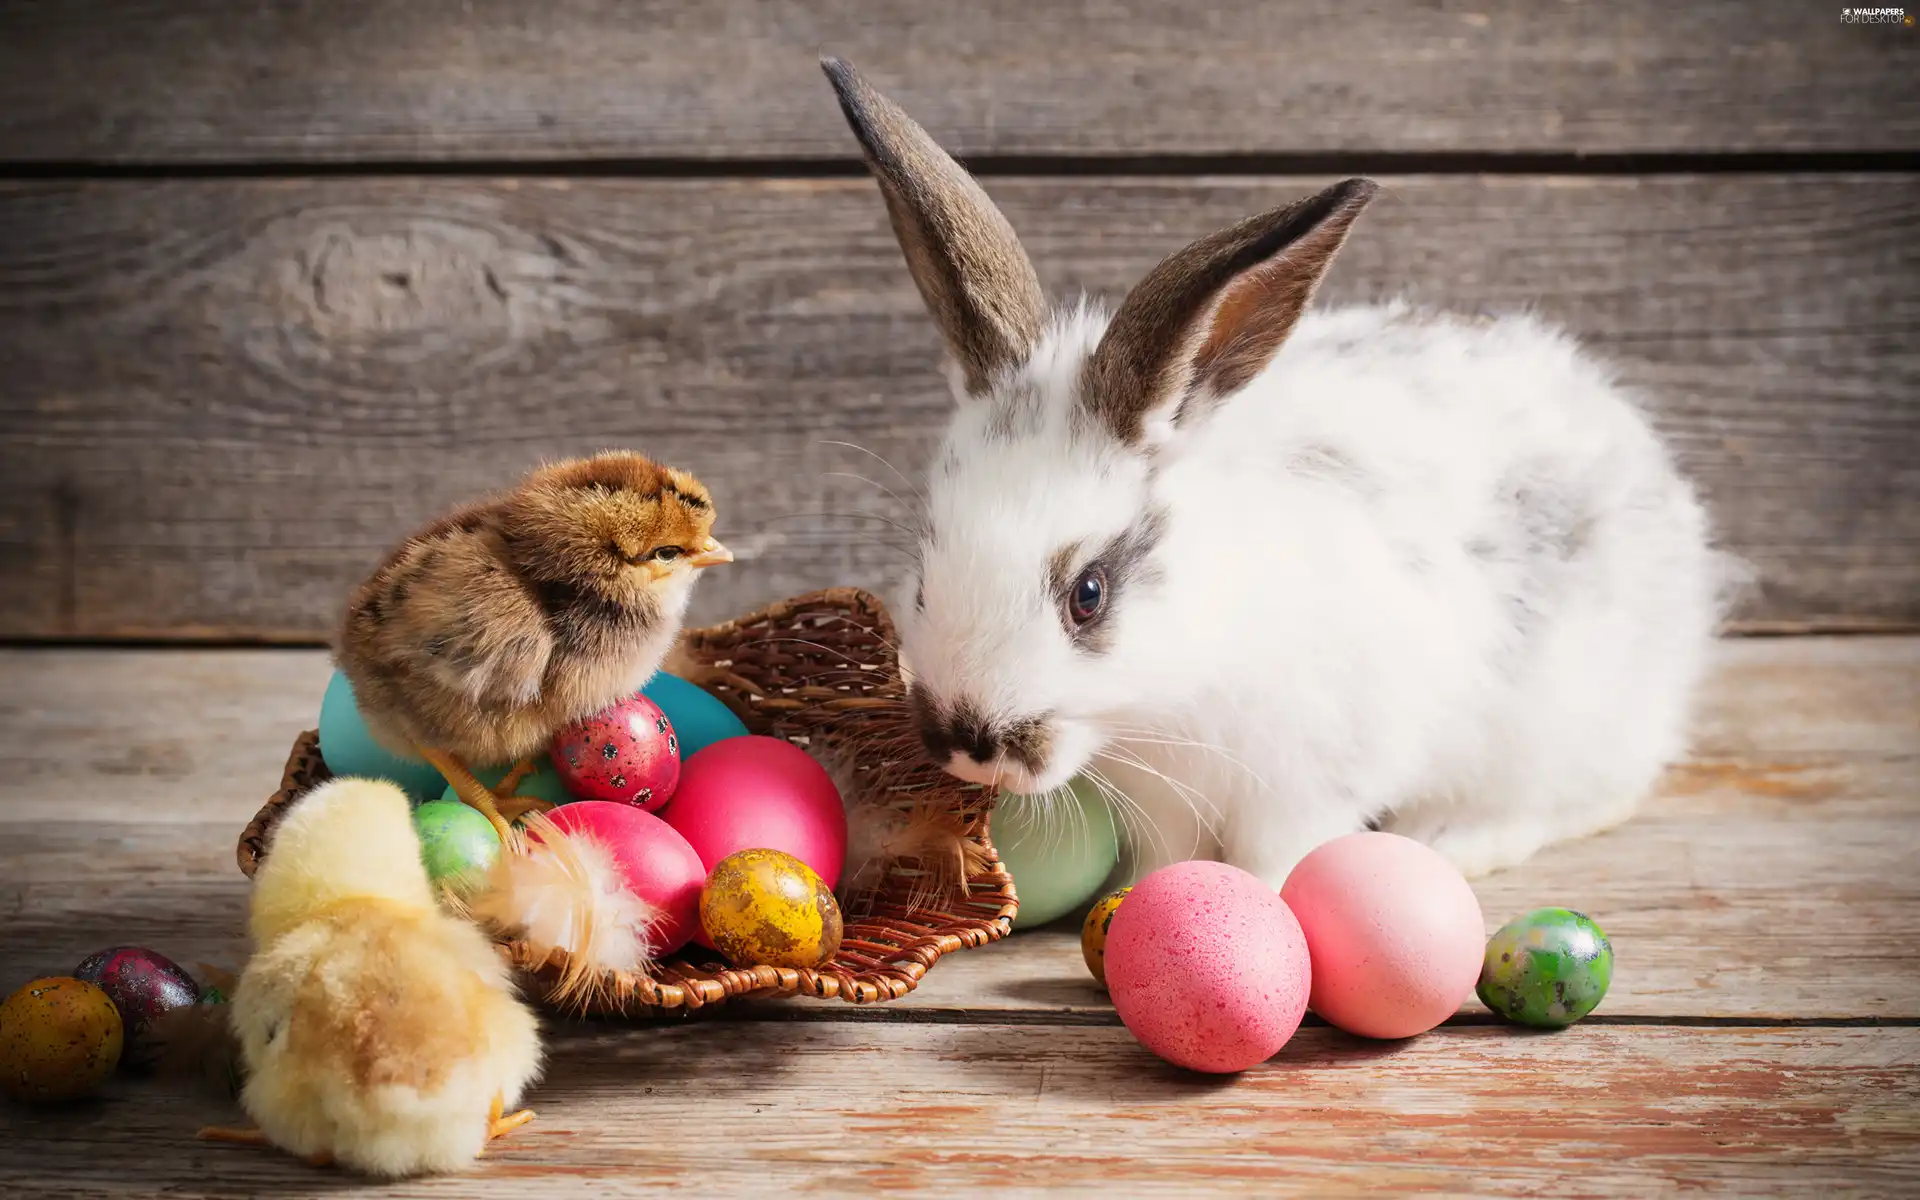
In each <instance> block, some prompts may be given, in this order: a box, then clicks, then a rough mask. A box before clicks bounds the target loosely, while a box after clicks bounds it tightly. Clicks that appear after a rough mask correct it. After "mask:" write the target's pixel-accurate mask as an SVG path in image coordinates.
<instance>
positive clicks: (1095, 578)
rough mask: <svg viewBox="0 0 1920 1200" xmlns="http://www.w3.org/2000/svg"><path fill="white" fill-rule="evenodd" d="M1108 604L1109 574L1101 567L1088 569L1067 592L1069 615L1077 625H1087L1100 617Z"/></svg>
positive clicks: (1081, 573)
mask: <svg viewBox="0 0 1920 1200" xmlns="http://www.w3.org/2000/svg"><path fill="white" fill-rule="evenodd" d="M1106 603H1107V573H1106V572H1105V571H1103V570H1101V569H1100V568H1099V567H1088V568H1087V569H1086V570H1084V571H1082V572H1080V578H1078V579H1076V580H1074V581H1073V588H1072V589H1071V590H1070V591H1068V592H1067V615H1068V616H1069V617H1071V618H1073V623H1074V624H1075V625H1085V624H1086V623H1087V622H1088V621H1091V620H1093V619H1094V618H1095V617H1097V616H1099V615H1100V610H1101V609H1102V608H1104V607H1105V606H1106Z"/></svg>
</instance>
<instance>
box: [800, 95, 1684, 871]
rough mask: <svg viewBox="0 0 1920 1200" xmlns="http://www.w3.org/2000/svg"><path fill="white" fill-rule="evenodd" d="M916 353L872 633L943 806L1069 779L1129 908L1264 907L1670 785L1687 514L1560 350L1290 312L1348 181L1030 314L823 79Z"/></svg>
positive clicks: (960, 221) (1540, 335)
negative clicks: (923, 375) (935, 428)
mask: <svg viewBox="0 0 1920 1200" xmlns="http://www.w3.org/2000/svg"><path fill="white" fill-rule="evenodd" d="M823 65H824V66H825V68H826V70H827V73H828V76H829V77H830V78H831V79H832V81H833V84H834V87H835V89H836V91H837V92H838V93H839V97H840V102H841V106H842V108H843V109H844V111H845V113H846V116H847V118H848V120H849V122H850V123H851V124H852V126H853V128H854V132H855V133H856V134H857V135H858V136H859V138H860V141H861V143H862V145H863V146H864V148H865V150H866V155H867V160H868V164H869V166H870V167H871V168H872V170H873V173H874V175H875V176H876V177H877V178H878V180H879V182H880V186H881V191H882V194H883V195H884V197H885V199H886V203H887V207H888V211H889V214H890V216H891V218H892V221H893V226H894V230H895V232H896V234H897V235H898V237H899V240H900V243H901V246H902V248H903V250H904V251H905V254H906V258H907V262H908V264H909V266H910V268H911V270H912V274H913V277H914V280H915V282H916V283H917V284H918V286H919V288H920V291H921V294H922V295H923V296H924V297H925V299H926V302H927V305H928V307H929V309H930V310H931V312H932V314H933V316H934V318H935V321H936V323H937V324H938V325H939V327H940V331H941V333H942V335H943V336H944V338H945V340H946V343H947V347H948V350H949V352H950V354H951V358H952V366H953V368H954V372H953V373H954V383H955V391H956V392H957V393H958V395H959V406H958V409H957V411H956V412H955V413H954V414H953V417H952V421H951V423H950V425H949V426H948V429H947V431H946V435H945V438H944V441H943V442H942V445H941V447H940V450H939V452H938V455H937V457H936V458H935V460H934V463H933V466H932V468H931V471H930V476H929V478H928V480H927V486H926V491H927V507H928V511H927V513H926V518H925V526H924V531H923V536H922V540H921V545H920V547H919V552H920V562H919V570H918V576H917V578H916V579H915V580H913V581H912V582H911V584H910V585H909V587H908V589H907V591H906V592H905V594H904V596H903V597H902V604H901V605H900V610H901V611H900V622H899V623H900V633H901V639H902V650H903V659H904V661H905V662H906V663H908V664H909V665H910V670H911V688H910V692H909V697H910V702H911V704H912V706H913V708H914V710H915V715H916V718H917V719H918V721H919V724H920V727H921V732H922V737H923V740H924V741H925V742H926V744H927V747H928V750H929V752H930V753H932V754H933V755H934V756H935V758H936V759H937V760H938V761H939V762H941V763H942V764H943V765H944V766H945V767H946V768H947V770H949V771H950V772H951V773H952V774H954V775H956V776H958V777H960V778H962V779H967V780H972V781H976V782H979V783H983V784H987V785H990V786H991V785H999V786H1001V787H1004V788H1006V789H1007V790H1010V791H1014V792H1022V793H1046V792H1048V791H1050V790H1052V789H1054V788H1057V787H1059V786H1060V785H1062V784H1064V783H1065V782H1066V781H1067V780H1069V779H1070V778H1072V777H1073V776H1074V775H1076V774H1079V773H1082V772H1086V773H1088V774H1090V775H1094V776H1098V777H1099V778H1101V779H1103V780H1105V781H1106V782H1107V783H1108V784H1109V785H1110V786H1111V788H1112V791H1113V792H1114V793H1115V794H1116V799H1117V801H1118V802H1119V803H1120V804H1121V805H1122V806H1123V808H1124V809H1125V810H1126V811H1127V812H1128V813H1129V814H1131V815H1132V816H1133V817H1134V818H1136V819H1135V820H1134V821H1132V822H1131V824H1132V825H1133V826H1134V828H1133V830H1132V833H1133V838H1132V841H1133V851H1134V854H1133V859H1132V864H1131V866H1132V871H1133V873H1134V875H1135V876H1136V877H1137V876H1138V875H1139V874H1142V873H1144V872H1145V871H1147V870H1150V869H1152V868H1153V867H1155V866H1158V865H1161V864H1163V863H1165V862H1169V861H1176V860H1179V859H1184V858H1194V857H1221V858H1224V859H1225V861H1227V862H1230V863H1233V864H1235V865H1237V866H1240V867H1242V868H1245V869H1246V870H1249V871H1251V872H1253V873H1254V874H1256V875H1258V876H1260V877H1261V878H1262V879H1264V880H1266V881H1267V882H1268V883H1270V884H1272V885H1274V886H1276V887H1277V886H1278V885H1279V884H1280V883H1281V882H1282V881H1283V880H1284V879H1285V878H1286V875H1287V873H1288V872H1289V871H1290V870H1291V869H1292V867H1293V865H1294V864H1295V863H1296V862H1298V861H1299V859H1300V858H1301V857H1302V856H1303V855H1305V854H1306V853H1307V852H1308V851H1309V850H1311V849H1313V848H1314V847H1315V846H1316V845H1318V844H1320V843H1321V842H1323V841H1326V840H1327V839H1329V838H1333V837H1337V836H1339V835H1341V834H1345V833H1349V832H1352V831H1355V830H1359V829H1362V828H1365V827H1367V826H1369V825H1373V826H1376V827H1380V828H1385V829H1388V830H1392V831H1394V832H1398V833H1404V834H1407V835H1408V836H1411V837H1415V838H1419V839H1421V840H1423V841H1426V842H1428V843H1430V844H1431V845H1433V846H1434V847H1435V848H1436V849H1438V850H1440V851H1441V852H1442V853H1444V854H1445V855H1447V857H1448V858H1450V859H1451V860H1452V861H1453V862H1454V863H1455V864H1456V865H1457V866H1459V867H1460V868H1461V869H1462V870H1463V871H1466V872H1469V873H1478V872H1483V871H1487V870H1492V869H1495V868H1498V867H1502V866H1506V865H1509V864H1512V863H1516V862H1518V861H1520V860H1521V859H1524V858H1526V857H1527V856H1528V855H1530V854H1532V853H1533V852H1534V851H1535V850H1537V849H1539V848H1540V847H1541V846H1543V845H1545V844H1547V843H1548V842H1551V841H1555V840H1557V839H1560V838H1566V837H1573V836H1578V835H1581V834H1586V833H1590V832H1593V831H1596V830H1599V829H1602V828H1604V827H1606V826H1609V825H1612V824H1614V823H1616V822H1619V821H1621V820H1624V819H1625V818H1626V817H1628V816H1629V815H1630V814H1631V813H1632V811H1633V809H1634V807H1635V806H1636V804H1637V803H1638V801H1639V800H1640V798H1641V796H1642V795H1643V794H1644V793H1646V792H1647V791H1648V790H1649V788H1650V786H1651V785H1652V783H1653V782H1654V780H1655V778H1656V776H1657V775H1658V773H1659V772H1660V770H1661V768H1662V767H1663V765H1664V764H1666V763H1667V762H1668V761H1669V760H1671V759H1672V758H1673V757H1675V756H1676V755H1677V754H1679V753H1680V752H1681V751H1682V750H1683V749H1684V744H1685V735H1686V727H1687V718H1688V709H1689V700H1690V696H1691V693H1692V691H1693V689H1694V685H1695V683H1696V680H1697V679H1698V677H1699V675H1700V673H1701V670H1702V665H1703V661H1704V658H1705V655H1706V652H1707V650H1708V647H1709V645H1710V643H1711V639H1712V636H1713V630H1714V627H1715V624H1716V621H1717V618H1718V615H1719V611H1720V601H1719V595H1720V591H1721V589H1720V586H1719V576H1720V574H1721V572H1720V570H1719V567H1718V559H1717V557H1716V555H1715V554H1713V553H1712V552H1711V551H1710V550H1709V547H1708V530H1707V523H1706V519H1705V516H1704V514H1703V512H1702V510H1701V507H1700V505H1699V504H1698V502H1697V501H1696V500H1695V497H1694V494H1693V491H1692V490H1691V488H1689V486H1688V485H1687V483H1686V482H1685V481H1684V480H1682V479H1681V477H1680V476H1679V475H1678V474H1677V473H1676V471H1675V468H1674V466H1673V463H1672V461H1671V459H1670V457H1669V455H1668V453H1667V451H1666V450H1665V448H1664V447H1663V446H1662V444H1661V442H1660V441H1659V439H1658V438H1657V437H1656V436H1655V434H1654V432H1653V431H1652V429H1651V428H1650V427H1649V425H1648V423H1647V421H1646V420H1645V419H1644V418H1643V417H1642V416H1641V415H1640V413H1639V412H1637V411H1636V410H1635V408H1634V407H1633V405H1632V404H1631V403H1629V401H1628V399H1627V397H1626V396H1625V395H1623V393H1622V391H1621V390H1620V389H1619V388H1618V387H1617V386H1616V385H1614V384H1613V383H1612V382H1611V381H1610V380H1609V378H1608V377H1607V374H1606V372H1605V371H1604V370H1603V369H1602V368H1601V367H1600V366H1598V365H1596V364H1595V363H1594V362H1593V361H1592V360H1591V359H1589V358H1587V357H1586V356H1585V355H1584V354H1582V353H1581V351H1580V350H1579V349H1578V348H1577V347H1576V346H1575V345H1574V343H1573V342H1572V341H1571V340H1570V339H1568V338H1567V337H1565V336H1563V335H1561V334H1559V333H1557V332H1555V331H1553V330H1551V329H1548V328H1546V327H1544V326H1542V325H1541V324H1539V323H1537V322H1535V321H1533V320H1531V319H1527V318H1524V317H1511V318H1505V319H1500V320H1493V321H1480V322H1474V321H1466V320H1458V319H1453V318H1449V317H1445V316H1440V315H1434V314H1428V313H1424V312H1420V311H1417V310H1415V309H1412V308H1409V307H1406V306H1403V305H1387V306H1377V307H1361V308H1348V309H1340V310H1335V311H1328V312H1315V313H1308V312H1307V311H1306V309H1307V305H1308V302H1309V300H1310V298H1311V296H1312V294H1313V291H1314V288H1315V286H1316V285H1317V284H1318V283H1319V281H1320V278H1321V276H1322V275H1323V274H1324V273H1325V271H1326V269H1327V267H1328V265H1329V264H1330V263H1331V261H1332V259H1333V256H1334V253H1335V252H1336V251H1337V250H1338V249H1339V247H1340V245H1341V243H1342V242H1343V241H1344V239H1345V238H1346V235H1347V231H1348V228H1349V226H1350V225H1351V224H1352V223H1353V221H1354V218H1356V217H1357V216H1358V215H1359V214H1360V211H1361V210H1362V209H1363V208H1364V207H1365V206H1366V204H1367V202H1368V201H1369V200H1370V199H1371V198H1372V197H1373V195H1374V192H1375V190H1376V188H1375V185H1374V184H1373V183H1371V182H1370V181H1367V180H1364V179H1350V180H1347V181H1346V182H1344V183H1340V184H1337V185H1335V186H1333V187H1330V188H1328V189H1326V190H1325V191H1323V192H1321V193H1319V194H1318V195H1315V196H1312V197H1310V198H1308V199H1306V200H1303V201H1301V202H1299V203H1297V204H1292V205H1289V206H1287V207H1286V208H1282V209H1277V210H1275V211H1273V212H1269V213H1265V214H1263V215H1261V216H1257V217H1254V218H1252V219H1250V220H1248V221H1245V222H1242V223H1241V224H1238V225H1235V226H1233V227H1232V228H1230V229H1227V230H1224V231H1222V232H1220V233H1217V234H1215V235H1213V236H1211V237H1208V238H1204V239H1202V240H1201V241H1199V242H1196V243H1194V244H1193V245H1192V246H1189V247H1187V248H1186V249H1184V250H1182V251H1180V252H1178V253H1176V254H1174V255H1173V256H1172V257H1170V258H1168V259H1167V260H1165V261H1164V262H1162V263H1161V264H1160V265H1159V266H1158V267H1156V268H1155V269H1154V270H1153V271H1152V272H1151V273H1150V274H1149V275H1148V276H1147V277H1146V279H1145V280H1143V281H1142V282H1141V283H1140V284H1139V285H1138V286H1137V287H1136V288H1134V290H1133V291H1132V292H1131V293H1130V294H1129V295H1128V296H1127V298H1126V300H1125V301H1124V302H1123V303H1122V304H1121V305H1120V307H1119V309H1118V310H1117V311H1116V312H1114V313H1113V314H1112V315H1111V316H1109V315H1108V314H1107V313H1106V312H1104V311H1102V310H1100V309H1098V308H1094V307H1089V306H1086V305H1084V304H1083V305H1082V306H1080V307H1078V308H1074V309H1070V310H1066V311H1059V312H1054V313H1052V314H1049V312H1048V310H1047V307H1046V304H1045V301H1044V299H1043V296H1042V293H1041V290H1040V286H1039V283H1038V280H1037V278H1036V276H1035V275H1034V272H1033V268H1032V266H1031V264H1030V263H1029V262H1028V260H1027V257H1026V254H1025V253H1024V251H1022V249H1021V247H1020V244H1019V242H1018V240H1017V239H1016V238H1015V236H1014V234H1013V231H1012V230H1011V228H1010V227H1009V226H1008V225H1007V223H1006V220H1005V218H1004V217H1002V216H1001V215H1000V213H999V211H998V210H997V209H995V208H994V206H993V204H992V203H991V201H989V200H988V199H987V197H986V195H985V194H984V193H983V192H982V191H981V190H980V188H979V186H978V185H977V184H976V183H975V182H974V181H973V180H972V179H971V178H970V177H969V176H968V175H967V174H966V173H965V172H964V171H963V170H962V169H961V168H960V167H959V166H958V164H956V163H955V162H954V161H953V160H952V159H951V158H949V157H948V156H947V155H946V154H945V153H944V152H943V151H942V150H941V149H940V148H939V147H938V146H937V145H936V144H935V143H934V142H933V141H932V139H931V138H929V137H928V136H927V134H926V133H925V132H924V131H923V130H921V129H920V128H919V127H918V126H917V125H916V124H914V122H913V121H912V120H911V119H910V118H908V117H907V116H906V115H905V114H904V113H903V112H901V111H900V110H899V109H898V108H897V107H895V106H894V105H893V104H892V103H891V102H890V101H888V100H887V99H886V98H884V97H882V96H880V95H879V94H878V93H876V92H875V91H873V89H872V88H870V87H868V86H867V85H866V84H865V82H864V81H863V80H861V79H860V77H859V76H858V75H857V74H856V73H855V72H854V71H853V70H852V68H851V67H849V66H847V65H846V64H844V63H840V62H838V61H837V60H827V61H826V62H825V63H823Z"/></svg>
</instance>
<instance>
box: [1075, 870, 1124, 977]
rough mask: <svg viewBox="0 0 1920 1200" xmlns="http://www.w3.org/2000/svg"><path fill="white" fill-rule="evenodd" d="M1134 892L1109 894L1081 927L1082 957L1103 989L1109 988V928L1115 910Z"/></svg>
mask: <svg viewBox="0 0 1920 1200" xmlns="http://www.w3.org/2000/svg"><path fill="white" fill-rule="evenodd" d="M1132 890H1133V889H1132V888H1121V889H1120V890H1119V891H1117V892H1108V893H1107V894H1106V895H1105V896H1103V897H1101V899H1100V903H1098V904H1096V905H1094V906H1093V908H1092V909H1091V910H1090V911H1089V912H1088V913H1087V920H1086V923H1085V924H1084V925H1082V926H1080V957H1082V958H1084V959H1086V960H1087V970H1089V971H1092V972H1093V981H1094V982H1095V983H1097V984H1099V985H1100V986H1101V987H1105V986H1107V926H1109V925H1111V924H1113V912H1114V910H1115V909H1117V908H1119V907H1120V902H1121V901H1122V900H1125V899H1126V898H1127V893H1128V892H1130V891H1132Z"/></svg>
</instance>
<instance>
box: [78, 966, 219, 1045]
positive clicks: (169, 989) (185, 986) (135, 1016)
mask: <svg viewBox="0 0 1920 1200" xmlns="http://www.w3.org/2000/svg"><path fill="white" fill-rule="evenodd" d="M73 977H74V978H75V979H84V980H86V981H87V982H88V983H91V984H96V985H98V986H99V988H100V990H101V991H103V992H105V993H106V994H107V997H108V999H110V1000H112V1001H113V1006H114V1007H115V1008H116V1009H119V1010H120V1019H121V1020H122V1021H123V1022H124V1023H125V1031H126V1039H125V1052H124V1053H123V1054H122V1055H121V1061H122V1062H124V1063H126V1064H128V1065H129V1066H133V1067H139V1068H146V1067H150V1066H152V1065H153V1058H154V1051H155V1048H154V1047H153V1046H151V1045H149V1044H148V1041H147V1035H148V1031H149V1030H150V1029H151V1028H152V1025H153V1023H154V1021H155V1020H157V1019H158V1018H159V1017H161V1016H162V1015H163V1014H165V1013H169V1012H172V1011H173V1010H174V1009H176V1008H189V1007H191V1006H192V1005H194V1004H196V1003H198V1001H199V999H200V985H199V984H197V983H195V982H194V981H193V976H191V975H189V974H187V973H186V971H185V970H184V969H182V968H181V966H180V964H179V963H176V962H174V961H173V960H172V959H170V958H168V957H167V956H166V955H164V954H156V953H155V952H154V951H152V950H148V949H146V948H144V947H141V946H115V947H114V948H113V949H111V950H102V951H100V953H98V954H93V955H89V956H88V957H87V959H86V961H85V962H83V963H81V964H80V965H79V966H78V967H76V968H75V969H74V972H73Z"/></svg>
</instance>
